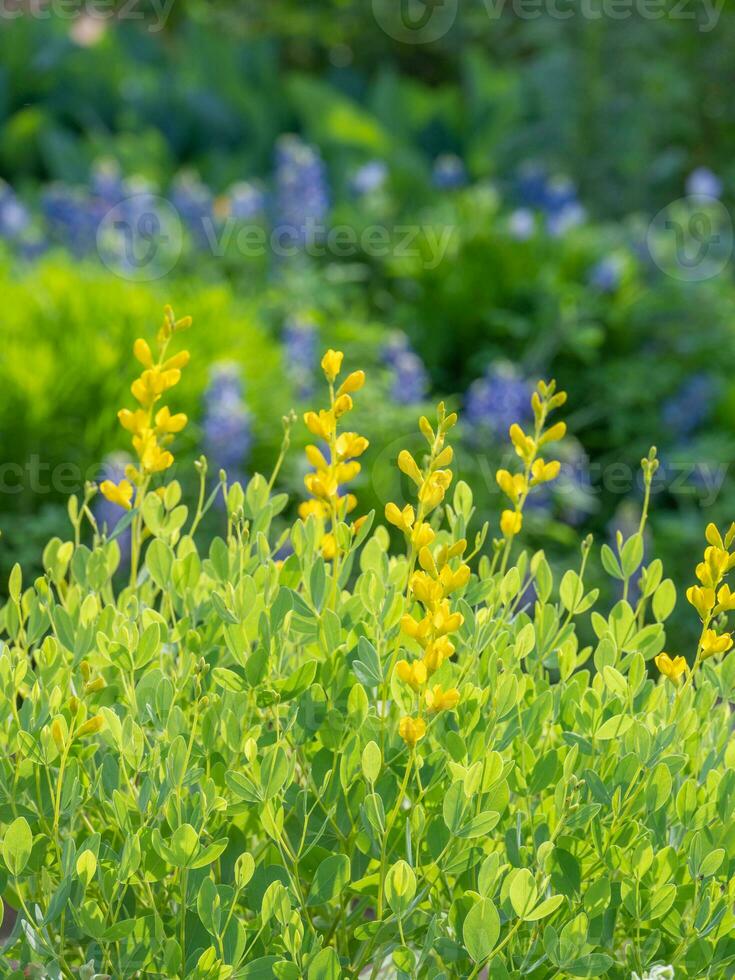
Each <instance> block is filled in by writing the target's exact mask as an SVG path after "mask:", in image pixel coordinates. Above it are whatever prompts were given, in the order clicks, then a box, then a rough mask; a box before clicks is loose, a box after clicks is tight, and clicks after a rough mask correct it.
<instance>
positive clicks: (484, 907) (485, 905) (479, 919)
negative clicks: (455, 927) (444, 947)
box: [462, 898, 500, 963]
mask: <svg viewBox="0 0 735 980" xmlns="http://www.w3.org/2000/svg"><path fill="white" fill-rule="evenodd" d="M499 935H500V917H499V916H498V912H497V909H496V908H495V906H494V904H493V903H492V902H491V901H490V899H489V898H481V899H480V901H479V902H476V903H475V904H474V905H473V906H472V908H471V909H470V910H469V912H468V913H467V915H466V917H465V920H464V925H463V927H462V938H463V940H464V944H465V947H466V949H467V952H468V953H469V954H470V957H471V958H472V959H473V960H474V962H475V963H482V962H483V961H484V960H486V959H487V958H488V956H489V955H490V954H491V953H492V951H493V949H494V948H495V944H496V943H497V941H498V936H499Z"/></svg>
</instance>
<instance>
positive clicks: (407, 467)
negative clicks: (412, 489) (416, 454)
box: [398, 449, 424, 487]
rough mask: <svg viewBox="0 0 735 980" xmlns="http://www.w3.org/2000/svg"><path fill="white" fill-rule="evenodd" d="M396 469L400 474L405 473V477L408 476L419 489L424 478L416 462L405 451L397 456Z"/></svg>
mask: <svg viewBox="0 0 735 980" xmlns="http://www.w3.org/2000/svg"><path fill="white" fill-rule="evenodd" d="M398 469H399V470H400V471H401V473H405V474H406V476H409V477H410V478H411V479H412V480H413V482H414V483H415V484H416V486H417V487H420V486H421V485H422V484H423V482H424V478H423V475H422V473H421V470H420V469H419V468H418V465H417V464H416V460H415V459H414V458H413V456H412V455H411V453H410V452H409V451H408V450H407V449H402V450H401V451H400V453H399V454H398Z"/></svg>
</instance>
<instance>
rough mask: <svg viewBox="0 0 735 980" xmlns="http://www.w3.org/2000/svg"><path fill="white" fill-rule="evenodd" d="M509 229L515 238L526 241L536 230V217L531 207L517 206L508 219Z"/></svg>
mask: <svg viewBox="0 0 735 980" xmlns="http://www.w3.org/2000/svg"><path fill="white" fill-rule="evenodd" d="M508 230H509V232H510V234H511V236H512V237H513V238H515V239H516V240H517V241H519V242H525V241H527V239H529V238H532V237H533V234H534V232H535V231H536V218H535V217H534V214H533V211H531V209H530V208H516V210H515V211H514V212H513V213H512V214H511V216H510V218H509V219H508Z"/></svg>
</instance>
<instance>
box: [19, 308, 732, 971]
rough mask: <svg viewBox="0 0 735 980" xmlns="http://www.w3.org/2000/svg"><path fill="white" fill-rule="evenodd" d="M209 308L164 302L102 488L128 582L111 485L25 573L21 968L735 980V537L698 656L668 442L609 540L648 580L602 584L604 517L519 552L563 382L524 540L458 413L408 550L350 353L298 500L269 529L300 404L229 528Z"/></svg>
mask: <svg viewBox="0 0 735 980" xmlns="http://www.w3.org/2000/svg"><path fill="white" fill-rule="evenodd" d="M186 325H188V324H187V321H181V320H176V319H175V318H174V316H173V314H172V313H171V312H170V311H167V312H166V315H165V319H164V325H163V327H162V328H161V330H160V331H159V334H158V337H157V341H156V344H155V345H154V347H153V348H151V347H149V345H148V344H147V343H145V342H144V341H142V340H139V341H138V342H137V343H136V347H135V353H136V356H137V358H138V360H139V361H140V362H141V364H142V367H143V371H142V373H141V375H140V377H139V378H138V379H137V380H136V381H135V382H134V384H133V389H132V390H133V395H134V397H135V400H136V402H137V403H138V406H139V407H138V408H136V409H135V410H134V411H133V410H127V409H124V410H123V411H122V412H121V422H122V423H123V425H124V426H125V428H126V429H127V430H128V431H130V433H131V435H132V440H133V448H134V450H135V453H136V458H137V461H136V462H135V464H133V465H132V466H131V467H130V468H129V469H128V472H127V474H126V476H125V477H124V478H123V479H120V480H118V481H115V482H113V481H109V482H107V483H104V484H103V485H102V492H103V493H104V495H105V497H106V498H107V499H108V500H111V501H114V502H116V503H118V504H120V505H121V506H122V507H123V508H125V509H126V510H127V511H128V514H129V520H130V527H131V531H132V544H133V569H132V571H133V574H132V576H131V578H130V580H129V582H128V583H127V584H125V583H123V582H121V581H119V580H118V579H117V578H116V577H115V573H116V570H117V568H118V565H119V562H120V548H119V543H118V540H117V539H116V538H115V537H114V536H112V537H110V536H105V535H103V534H101V533H99V532H98V531H96V529H95V528H96V522H94V518H93V516H92V513H91V510H90V503H91V502H92V495H93V494H94V492H95V491H94V487H88V488H87V489H86V490H85V494H84V497H83V499H81V500H78V499H77V498H76V497H72V498H71V499H70V504H69V517H70V521H71V525H72V527H71V531H70V535H69V538H68V540H66V541H62V540H61V539H58V538H56V539H54V540H52V541H51V542H49V544H48V546H47V548H46V549H45V551H44V555H43V563H44V572H43V575H41V576H39V577H38V578H36V579H35V580H33V581H28V580H27V578H25V577H24V574H23V570H22V569H21V568H20V566H17V565H16V566H15V567H14V569H13V571H12V573H11V575H10V580H9V582H8V600H7V602H6V604H5V606H4V607H3V609H2V613H1V614H0V628H1V629H2V634H3V644H2V647H1V648H0V738H2V741H3V746H2V747H3V751H2V753H0V855H1V856H2V869H1V870H0V893H1V894H2V898H3V903H4V905H5V906H6V908H7V909H12V910H15V919H14V924H13V925H12V927H11V928H9V935H8V936H7V938H6V939H5V940H4V941H3V957H4V969H5V973H6V974H7V975H8V976H11V977H15V976H18V977H21V976H29V975H30V976H47V977H51V978H77V977H79V978H81V977H94V976H97V977H116V978H117V977H153V976H162V977H171V978H192V980H205V978H223V980H226V978H235V977H242V978H246V980H247V978H250V980H253V978H261V977H262V978H270V977H275V978H278V980H298V978H306V980H332V978H349V980H358V978H368V977H371V978H377V977H380V976H390V977H396V978H399V980H403V978H407V980H408V978H416V980H419V978H421V980H423V978H431V980H439V978H447V980H448V978H452V980H454V978H457V980H461V978H463V980H476V978H478V977H480V976H488V977H492V978H502V980H509V978H511V977H522V976H528V977H533V978H535V980H558V978H562V977H563V978H566V977H609V978H611V980H630V978H631V977H633V976H635V977H648V978H649V980H652V978H659V980H662V978H667V980H668V978H671V977H672V976H675V977H677V978H703V977H709V978H712V980H721V978H725V977H729V976H731V975H732V972H733V969H735V913H734V912H733V905H734V903H735V820H734V819H733V817H734V816H735V740H733V713H732V705H733V703H735V656H733V655H732V652H731V646H732V639H731V636H730V629H729V628H728V627H729V625H730V617H731V614H732V612H733V611H734V610H735V594H733V593H732V592H731V585H730V583H729V581H728V579H729V578H731V575H732V571H733V567H735V550H734V548H733V546H734V544H735V525H733V526H732V527H730V528H729V529H719V528H717V527H715V526H714V524H710V525H709V526H708V527H707V529H706V541H707V547H706V550H705V552H704V557H703V560H702V562H701V563H700V564H699V565H698V566H697V568H696V573H695V574H696V584H695V585H693V586H692V587H691V588H690V589H689V591H688V593H687V598H688V601H689V603H690V604H691V606H692V607H693V610H694V612H695V613H696V615H697V617H698V618H699V620H700V625H701V633H700V637H699V641H698V643H697V645H696V649H694V650H691V651H687V650H683V649H681V646H680V644H679V643H678V642H677V638H676V637H675V636H673V637H669V638H668V639H667V638H666V635H665V630H664V623H665V622H666V620H667V619H668V618H669V616H670V614H671V612H672V610H673V609H674V606H675V603H676V589H675V587H674V585H673V583H672V582H671V580H670V579H667V578H666V577H665V576H664V571H663V568H662V565H661V562H660V561H659V560H658V559H655V558H654V559H652V560H651V561H650V562H648V563H647V564H644V559H643V535H644V533H645V528H646V523H647V518H648V509H649V505H650V499H651V484H652V481H653V478H654V474H655V470H656V466H657V459H656V454H655V451H652V452H651V453H650V454H649V455H648V456H647V457H646V458H645V459H644V460H642V467H643V477H644V488H645V492H644V498H643V504H642V508H641V511H640V516H639V521H638V524H637V526H636V527H635V528H634V529H633V531H632V533H630V534H628V535H623V534H621V535H619V536H617V537H616V539H615V541H614V542H613V545H612V546H611V545H607V544H605V545H603V547H602V549H601V552H600V555H599V559H600V561H601V564H602V567H603V568H604V570H605V571H606V572H607V574H609V575H610V576H611V577H612V578H613V579H614V580H616V581H617V582H619V583H620V586H621V591H622V598H620V599H619V600H618V601H616V602H615V603H614V605H613V606H612V608H611V609H606V608H603V606H602V605H601V603H600V597H599V593H598V591H597V589H594V588H591V587H590V585H589V568H590V565H591V563H592V562H595V563H596V562H597V560H598V558H597V555H596V553H595V549H594V548H593V542H592V539H591V538H590V537H587V538H585V539H584V540H582V541H581V542H580V551H579V559H578V561H577V563H576V566H575V567H574V568H570V569H567V570H566V571H565V572H563V574H558V573H555V571H553V570H552V567H551V565H550V564H549V562H548V561H547V559H546V556H545V555H544V552H543V551H537V552H535V553H531V552H529V551H528V550H527V549H526V548H525V547H524V545H523V534H524V528H523V515H524V510H525V507H526V503H527V501H528V499H529V495H530V494H533V493H535V492H536V488H537V487H538V486H541V485H543V484H544V483H546V482H549V481H553V480H554V479H555V478H556V477H557V475H558V472H559V465H558V460H557V459H555V458H554V456H555V455H556V453H555V449H554V447H555V446H556V445H557V441H558V440H559V439H560V438H561V437H562V436H563V435H564V423H563V421H557V420H556V418H557V416H556V415H554V414H552V413H558V412H559V411H560V410H562V409H563V404H564V394H563V393H562V392H560V391H558V390H557V388H556V386H555V384H554V382H553V381H552V382H548V383H544V382H541V383H539V385H538V386H537V388H536V389H535V391H534V393H533V395H532V409H531V412H530V413H529V414H528V415H527V416H526V418H527V419H528V421H526V420H525V419H524V421H523V423H522V424H521V423H519V422H518V421H516V422H514V424H513V425H512V426H511V429H510V432H509V433H508V434H509V436H510V440H511V445H512V447H513V450H514V454H515V457H516V458H517V462H516V463H515V464H514V465H512V466H509V467H508V468H506V469H503V470H501V471H499V472H498V474H497V481H498V484H499V486H500V488H501V491H502V493H503V494H504V496H505V497H506V500H507V503H506V505H505V508H504V510H503V512H502V514H501V516H500V531H499V533H498V534H497V535H495V536H492V535H490V536H489V528H488V527H487V526H484V527H482V528H478V527H476V526H475V508H474V503H473V495H472V490H471V489H470V487H469V486H467V484H465V483H463V482H462V481H458V480H456V479H455V475H454V472H453V462H454V461H453V451H452V447H451V444H450V443H449V437H450V434H451V432H452V430H453V427H454V425H455V423H456V421H457V417H456V415H455V413H452V412H448V411H447V410H446V408H445V406H444V405H439V407H438V410H437V413H436V417H435V418H432V419H431V420H430V419H429V418H427V417H422V418H421V420H420V423H419V427H420V431H421V433H422V435H423V439H424V441H425V446H424V448H423V451H422V452H415V453H410V452H408V450H403V451H401V452H400V454H399V455H398V459H397V466H398V468H399V472H400V473H401V474H402V476H403V477H405V481H406V482H405V484H404V485H403V486H402V493H404V494H405V495H406V496H405V498H402V499H394V500H393V501H391V502H390V503H388V504H387V506H386V510H385V515H386V519H387V521H388V524H389V526H390V528H391V533H394V534H396V535H398V536H402V538H403V546H402V547H399V548H398V549H397V550H394V549H393V548H392V547H391V538H390V534H389V533H388V530H387V529H386V528H385V527H383V526H380V525H377V524H375V515H374V514H367V515H364V516H363V517H361V518H358V520H356V521H354V522H350V523H348V520H347V517H348V512H350V511H352V510H353V508H354V507H355V505H356V501H355V500H354V499H353V498H351V496H350V494H349V493H347V492H346V485H347V484H349V483H350V482H351V481H352V480H353V479H355V478H356V477H357V475H358V471H359V463H358V458H359V459H360V460H362V461H363V462H365V461H367V465H368V466H369V465H370V464H371V461H370V447H369V445H368V441H367V439H366V438H364V437H363V436H361V435H358V434H357V433H354V432H349V431H346V430H345V429H344V427H343V425H344V420H345V417H346V416H348V415H349V412H350V411H351V410H352V407H353V406H352V394H355V393H356V392H358V391H359V390H360V389H361V388H362V387H363V385H364V384H365V381H366V379H365V376H364V374H363V373H362V372H361V371H353V372H352V373H349V374H343V372H342V362H343V356H342V353H341V352H339V351H335V350H329V351H328V352H327V353H326V355H325V356H324V358H323V360H322V369H323V373H324V376H325V381H326V388H327V392H328V400H327V402H326V407H324V408H322V409H320V410H319V411H318V412H317V411H311V412H308V413H307V414H306V415H305V417H304V422H305V425H306V427H307V429H308V431H309V432H310V433H312V434H313V435H314V436H315V437H316V439H317V441H318V443H319V445H312V446H310V447H309V448H308V449H307V456H308V459H309V462H310V463H311V465H312V467H313V472H312V473H310V474H309V476H308V477H307V479H306V491H307V494H308V499H307V500H305V501H303V502H302V507H301V509H300V514H299V517H298V519H297V520H295V521H294V522H293V523H292V524H290V525H287V527H286V528H285V530H276V529H275V527H274V521H275V520H276V519H278V518H279V516H280V515H283V512H284V509H285V507H286V505H287V503H288V501H287V498H286V496H285V495H284V494H282V493H279V492H277V490H276V489H275V487H276V482H277V479H278V474H279V469H280V465H281V463H282V461H283V458H284V455H285V453H286V452H287V451H288V445H289V433H290V426H291V419H290V418H289V419H287V420H286V422H285V438H284V443H283V448H282V451H281V454H280V456H279V459H278V460H277V461H276V465H275V468H274V471H273V473H272V474H271V476H270V478H269V479H266V478H264V477H263V476H261V475H259V474H255V475H254V476H253V477H252V478H251V479H250V480H249V482H248V483H247V484H246V485H243V484H241V483H239V482H232V483H231V484H229V485H228V486H227V489H226V500H225V504H226V511H225V513H224V514H223V515H222V521H223V525H224V527H223V534H222V536H221V537H216V538H215V539H214V540H213V541H211V542H202V541H201V540H200V537H199V534H198V530H199V526H200V523H201V519H202V517H203V515H204V513H205V512H206V511H207V510H208V509H209V507H210V506H211V504H212V502H213V498H212V496H210V497H209V498H206V496H205V493H204V486H205V479H206V467H205V466H204V465H200V466H199V473H200V480H201V486H202V491H203V492H202V493H201V494H200V497H199V499H198V501H197V503H196V505H195V507H194V508H193V510H192V511H190V508H189V507H187V506H186V505H185V504H183V503H182V502H181V488H180V486H179V485H178V483H177V482H176V481H175V480H168V481H167V479H166V477H167V475H168V474H169V473H170V466H171V463H172V462H173V457H172V455H171V452H170V449H169V444H170V439H171V437H172V436H173V435H174V434H175V433H176V432H177V431H180V429H181V428H183V426H184V425H185V423H186V419H185V418H182V417H181V416H180V415H172V414H171V411H170V409H169V408H168V405H162V402H163V400H164V397H165V396H167V395H168V394H169V392H170V391H171V389H172V388H173V387H174V386H175V385H176V384H177V383H178V382H179V380H180V378H181V370H182V368H183V366H184V364H185V361H186V359H187V358H186V355H185V354H184V353H183V352H182V353H179V354H175V353H171V351H170V350H169V347H170V343H171V341H172V340H173V339H174V336H175V335H177V334H178V332H179V331H180V329H182V328H183V327H184V326H186ZM340 379H342V380H341V381H340ZM320 446H326V450H323V449H322V448H320ZM222 489H223V485H220V486H218V487H217V489H216V491H215V493H220V492H222ZM90 517H92V520H91V521H90ZM280 520H283V517H282V516H280ZM284 536H285V538H286V539H287V541H288V542H289V543H290V546H291V547H292V549H293V551H292V553H291V554H288V555H287V556H285V555H286V551H285V550H284V548H283V543H284ZM530 595H532V596H534V597H535V599H534V601H533V604H532V605H531V604H529V601H528V596H530ZM634 596H635V597H634ZM666 651H672V652H666Z"/></svg>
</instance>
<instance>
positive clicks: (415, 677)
mask: <svg viewBox="0 0 735 980" xmlns="http://www.w3.org/2000/svg"><path fill="white" fill-rule="evenodd" d="M396 673H397V674H398V676H399V677H400V679H401V680H402V681H403V683H404V684H408V686H409V687H410V688H413V690H414V691H418V690H419V688H421V687H423V686H424V684H425V683H426V666H425V665H424V664H423V663H422V661H420V660H414V661H413V662H412V663H409V662H408V661H407V660H399V661H398V663H397V664H396Z"/></svg>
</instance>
